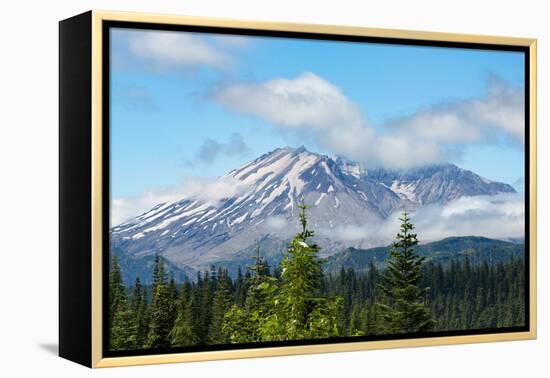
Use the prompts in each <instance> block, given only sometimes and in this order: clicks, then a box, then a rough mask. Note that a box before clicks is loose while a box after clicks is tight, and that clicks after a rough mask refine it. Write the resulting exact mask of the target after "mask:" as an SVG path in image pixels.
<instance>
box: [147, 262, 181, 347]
mask: <svg viewBox="0 0 550 378" xmlns="http://www.w3.org/2000/svg"><path fill="white" fill-rule="evenodd" d="M152 290H153V292H152V301H151V308H150V318H151V320H150V324H149V333H148V335H147V343H146V346H147V347H148V348H167V347H169V346H170V344H171V341H170V337H169V333H170V331H171V330H172V327H173V322H174V311H175V303H174V302H173V298H172V295H173V293H172V292H171V291H170V286H169V285H168V281H167V275H166V270H165V267H164V260H163V258H162V257H161V256H159V255H157V256H155V266H154V268H153V285H152Z"/></svg>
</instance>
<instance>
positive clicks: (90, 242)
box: [60, 10, 537, 368]
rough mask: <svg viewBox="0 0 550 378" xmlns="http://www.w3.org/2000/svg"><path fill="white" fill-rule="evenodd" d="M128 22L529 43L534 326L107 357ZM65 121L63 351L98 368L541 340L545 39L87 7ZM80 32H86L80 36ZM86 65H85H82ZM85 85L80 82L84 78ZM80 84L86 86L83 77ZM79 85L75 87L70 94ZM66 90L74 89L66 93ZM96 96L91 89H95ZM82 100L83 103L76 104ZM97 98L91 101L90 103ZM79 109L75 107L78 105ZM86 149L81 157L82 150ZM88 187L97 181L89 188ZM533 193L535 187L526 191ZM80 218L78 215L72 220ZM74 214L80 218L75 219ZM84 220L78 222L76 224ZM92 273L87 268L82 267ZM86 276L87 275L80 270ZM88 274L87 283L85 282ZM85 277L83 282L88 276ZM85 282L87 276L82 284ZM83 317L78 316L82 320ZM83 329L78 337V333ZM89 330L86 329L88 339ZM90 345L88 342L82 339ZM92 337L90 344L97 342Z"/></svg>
mask: <svg viewBox="0 0 550 378" xmlns="http://www.w3.org/2000/svg"><path fill="white" fill-rule="evenodd" d="M111 21H116V22H128V23H143V24H145V25H146V24H161V25H176V26H177V25H191V26H199V27H215V28H231V29H239V30H256V31H258V30H261V31H265V32H270V31H273V32H292V33H312V34H315V35H318V36H319V38H322V36H323V35H343V36H357V37H374V38H383V39H399V40H407V41H431V42H441V43H449V42H452V43H464V44H477V45H488V46H489V45H502V46H519V47H523V48H525V49H526V50H527V51H528V62H529V63H528V73H529V76H528V78H527V79H526V81H528V83H529V92H528V98H529V103H528V108H526V117H528V120H527V121H528V124H529V134H530V135H529V144H528V148H529V149H528V153H529V156H528V157H529V159H528V161H529V166H528V168H529V183H528V188H529V193H528V198H529V201H528V206H529V219H528V221H529V235H528V239H529V244H528V246H529V248H528V251H527V254H528V263H529V264H528V266H527V268H526V269H528V271H529V283H528V285H529V286H528V288H529V291H528V297H529V309H528V310H529V322H528V324H529V327H528V330H527V331H522V332H512V333H492V334H476V335H456V336H444V337H425V338H404V339H397V340H378V341H359V342H342V343H331V344H313V345H296V346H277V347H259V348H253V349H232V350H215V351H201V352H185V353H169V354H155V355H138V356H123V357H104V355H103V339H104V333H103V319H102V318H103V315H102V314H103V296H104V293H105V288H104V287H103V282H104V280H103V272H104V270H103V268H104V263H105V262H104V260H103V254H104V249H103V247H104V240H105V235H104V222H105V219H106V218H105V214H104V206H103V205H104V200H105V195H106V194H105V188H104V183H103V174H104V172H105V170H104V168H105V164H106V162H105V161H103V157H104V154H103V153H104V149H105V148H107V146H105V145H104V141H105V139H104V135H103V127H102V123H103V121H104V119H105V118H104V117H105V115H104V109H103V107H104V106H105V98H104V96H103V94H104V90H103V89H104V88H103V86H104V85H105V82H104V74H105V73H104V72H103V69H104V65H103V54H104V43H103V40H104V38H105V35H104V31H105V28H104V25H105V23H106V22H111ZM60 28H61V29H60V30H61V33H60V76H61V78H60V88H61V92H62V93H61V95H60V128H61V143H60V145H61V147H60V148H61V157H60V160H61V161H60V165H61V174H60V176H61V178H60V180H61V187H62V194H60V199H61V197H63V198H64V199H63V200H61V203H60V207H61V210H60V211H61V214H60V218H62V219H61V221H60V222H61V229H60V355H61V356H62V357H65V358H68V359H71V360H73V361H76V362H79V363H81V364H84V365H87V366H89V367H94V368H99V367H115V366H130V365H144V364H160V363H174V362H190V361H208V360H220V359H238V358H251V357H268V356H284V355H299V354H311V353H328V352H348V351H361V350H372V349H388V348H403V347H424V346H436V345H448V344H467V343H483V342H496V341H513V340H528V339H535V338H536V336H537V325H536V322H537V298H536V292H537V291H536V285H537V279H536V274H537V264H536V241H537V238H536V236H537V233H536V222H537V219H536V209H537V166H536V160H537V153H536V142H537V135H536V122H537V119H536V116H537V111H536V108H537V105H536V98H537V90H536V83H537V80H536V77H537V74H536V69H537V66H536V60H537V58H536V54H537V42H536V39H528V38H514V37H501V36H482V35H469V34H451V33H436V32H423V31H409V30H393V29H377V28H367V27H352V26H334V25H316V24H294V23H279V22H259V21H245V20H230V19H217V18H208V17H204V18H203V17H188V16H174V15H161V14H145V13H127V12H110V11H100V10H93V11H90V12H87V13H85V14H83V15H80V16H76V17H74V18H72V19H69V20H66V21H62V22H61V24H60ZM79 33H81V34H82V38H81V39H79V35H80V34H79ZM81 49H85V50H87V51H88V53H87V54H84V56H82V57H81V58H79V59H82V60H76V61H74V64H79V63H85V67H81V69H82V70H83V71H79V72H74V73H73V74H72V76H71V74H69V73H68V71H69V70H70V69H72V68H69V66H68V65H69V64H70V63H69V61H68V60H71V59H75V58H74V54H76V53H77V52H78V51H81ZM75 69H76V68H75ZM86 70H89V77H84V78H83V77H82V76H83V75H84V76H85V74H86ZM75 83H77V84H75ZM78 83H80V84H78ZM74 85H80V86H79V87H78V88H79V89H77V90H76V92H78V93H80V91H81V93H83V95H82V96H80V97H79V96H78V95H77V94H76V93H75V90H74V88H75V87H74ZM69 91H71V94H70V95H69V93H68V92H69ZM63 92H65V94H63ZM87 94H89V96H88V95H87ZM76 101H79V104H75V102H76ZM87 101H89V102H87ZM75 107H77V108H78V109H82V111H81V112H76V113H75V112H74V109H75ZM71 109H73V112H71ZM82 121H86V122H89V127H87V126H82V125H80V124H75V122H80V123H81V122H82ZM77 127H80V128H82V130H83V131H81V132H80V134H78V136H77V137H78V138H82V139H81V140H82V141H83V143H85V144H86V145H87V146H89V147H88V149H84V150H83V151H82V152H81V153H89V156H88V157H89V160H87V161H89V163H90V166H89V167H84V168H83V167H82V166H80V165H79V166H78V167H76V166H71V165H70V164H73V165H74V162H73V163H71V162H68V161H67V160H70V157H69V156H70V155H68V154H70V153H76V154H78V153H79V152H78V151H76V150H74V149H71V147H67V146H68V145H69V144H71V143H73V144H74V135H73V134H70V133H79V131H77V130H74V128H77ZM70 128H72V130H69V129H70ZM76 156H79V155H76ZM82 169H84V170H85V171H84V172H81V174H82V175H84V176H86V177H87V179H86V180H84V181H82V184H81V185H82V187H81V189H82V190H81V191H79V192H78V191H77V189H78V188H75V189H74V192H71V189H66V190H65V189H63V187H64V185H66V182H65V181H64V180H65V179H68V178H69V177H74V175H76V174H77V173H75V172H76V171H77V170H80V171H82ZM86 188H88V189H86ZM526 195H527V194H526ZM75 201H76V202H78V201H80V202H83V203H84V204H83V205H82V206H84V207H83V208H84V209H86V211H87V212H86V213H85V214H83V215H82V214H81V216H84V217H87V219H86V220H83V221H82V222H80V223H79V222H74V221H72V220H74V219H76V218H74V217H77V215H75V214H74V213H71V210H70V209H68V207H70V206H72V204H74V203H75ZM71 216H72V217H73V218H71ZM71 219H72V220H71ZM77 227H78V230H76V228H77ZM69 232H73V233H74V232H76V233H77V235H84V234H85V235H87V236H86V237H85V238H80V239H79V240H67V241H65V240H66V238H67V234H68V233H69ZM81 251H84V252H83V254H82V256H84V257H82V256H81V257H74V256H69V255H71V254H72V255H74V254H75V253H76V254H80V252H81ZM82 272H85V273H82ZM75 275H79V276H80V277H75ZM79 280H82V281H79ZM88 281H89V285H86V286H82V285H85V283H82V282H88ZM79 282H80V283H79ZM77 289H78V290H82V289H84V291H86V292H87V290H89V295H87V294H84V295H83V298H81V299H80V300H82V301H83V302H82V303H84V305H83V306H84V307H81V308H80V311H83V312H86V313H89V316H86V317H85V318H84V319H82V313H78V312H77V310H75V309H71V306H74V305H75V304H76V303H80V302H78V301H77V302H75V299H74V297H75V296H76V290H77ZM77 318H78V319H80V320H74V319H77ZM77 333H78V334H79V335H76V334H77ZM82 334H85V335H86V336H85V337H82ZM76 339H79V340H84V341H81V343H83V344H86V346H84V347H83V346H82V345H80V346H79V344H78V341H77V340H76ZM88 343H89V345H87V344H88ZM75 348H80V351H78V352H77V351H74V349H75Z"/></svg>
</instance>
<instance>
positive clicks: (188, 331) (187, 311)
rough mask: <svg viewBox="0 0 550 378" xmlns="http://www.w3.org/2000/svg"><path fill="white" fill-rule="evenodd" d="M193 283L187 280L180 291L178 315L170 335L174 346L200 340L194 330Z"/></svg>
mask: <svg viewBox="0 0 550 378" xmlns="http://www.w3.org/2000/svg"><path fill="white" fill-rule="evenodd" d="M191 290H192V289H191V285H190V284H189V282H186V283H185V284H184V285H183V286H182V288H181V292H180V297H179V300H178V304H177V306H178V311H177V317H176V320H175V321H174V326H173V327H172V330H171V331H170V334H169V337H170V342H171V345H172V346H175V347H183V346H188V345H194V344H196V343H197V342H198V340H197V338H196V337H195V334H194V332H193V307H192V303H191Z"/></svg>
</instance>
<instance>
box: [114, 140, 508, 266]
mask: <svg viewBox="0 0 550 378" xmlns="http://www.w3.org/2000/svg"><path fill="white" fill-rule="evenodd" d="M220 180H232V181H231V182H234V183H236V184H238V185H239V187H242V190H240V191H239V194H238V195H234V196H231V197H228V198H224V199H222V200H221V201H217V202H215V203H213V202H207V201H204V200H202V201H201V200H199V199H197V198H183V199H181V200H180V201H176V202H171V203H162V204H158V205H157V206H155V207H154V208H152V209H151V210H149V211H147V212H146V213H144V214H141V215H140V216H138V217H136V218H135V219H134V220H132V221H130V222H126V223H124V224H121V225H118V226H115V227H113V228H112V229H111V230H110V238H111V247H112V248H117V249H119V250H122V251H124V252H125V253H127V254H129V255H131V256H135V257H139V256H147V255H152V254H155V253H161V254H162V255H164V256H165V257H166V258H167V259H168V260H170V261H171V262H172V263H174V264H175V265H177V266H180V267H182V268H185V267H191V268H194V269H197V268H198V269H202V268H204V267H208V266H209V265H211V264H215V263H217V262H219V261H232V260H236V259H241V258H243V256H244V255H247V254H248V253H247V251H250V248H251V246H252V245H253V244H254V243H256V242H259V243H261V245H262V249H263V252H264V253H265V254H266V255H267V256H268V257H270V256H275V255H278V254H280V252H282V251H283V250H284V247H285V243H286V241H287V240H288V239H289V238H291V237H292V235H293V234H294V233H296V232H297V231H298V226H299V225H298V217H297V214H298V208H297V205H298V204H299V202H300V199H301V198H302V197H303V198H304V199H305V202H306V204H308V205H309V206H311V208H310V210H309V211H308V216H309V221H310V224H311V226H312V228H313V229H331V228H333V227H335V226H336V225H339V226H345V225H358V224H365V223H367V222H372V221H374V222H376V221H378V220H383V219H385V218H386V217H388V216H389V215H390V214H392V213H394V212H395V211H398V210H402V209H414V208H416V207H418V206H423V205H427V204H432V203H446V202H448V201H452V200H454V199H456V198H459V197H461V196H472V195H482V194H497V193H506V192H514V189H513V188H512V187H511V186H509V185H507V184H503V183H497V182H492V181H489V180H486V179H484V178H482V177H480V176H478V175H476V174H475V173H473V172H470V171H467V170H463V169H461V168H459V167H457V166H455V165H452V164H443V165H431V166H426V167H423V168H417V169H413V170H401V171H386V170H373V171H366V170H365V169H363V168H362V167H361V166H360V165H359V164H358V163H355V162H352V161H349V160H346V159H344V158H341V157H338V158H331V157H327V156H324V155H319V154H315V153H312V152H309V151H307V150H306V149H305V148H304V147H300V148H296V149H294V148H289V147H286V148H279V149H276V150H274V151H272V152H269V153H267V154H265V155H263V156H261V157H259V158H258V159H256V160H254V161H252V162H250V163H248V164H245V165H243V166H241V167H239V168H237V169H235V170H232V171H230V172H228V173H227V174H226V175H224V176H223V177H222V178H220ZM320 239H321V240H319V242H322V243H323V247H324V249H323V251H324V253H325V254H326V255H330V254H333V253H335V252H337V251H340V250H342V249H343V248H345V247H348V246H346V245H341V244H340V243H338V242H335V241H333V240H329V239H327V238H325V239H324V240H323V238H322V237H320ZM264 246H265V248H264Z"/></svg>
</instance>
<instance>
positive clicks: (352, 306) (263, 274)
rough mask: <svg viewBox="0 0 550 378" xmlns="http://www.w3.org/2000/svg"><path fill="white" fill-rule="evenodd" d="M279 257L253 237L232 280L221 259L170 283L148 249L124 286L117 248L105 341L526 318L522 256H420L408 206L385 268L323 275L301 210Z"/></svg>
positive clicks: (498, 323) (309, 335) (437, 326)
mask: <svg viewBox="0 0 550 378" xmlns="http://www.w3.org/2000/svg"><path fill="white" fill-rule="evenodd" d="M299 208H300V211H301V212H300V225H301V229H300V231H299V232H298V233H297V234H296V236H295V237H294V239H293V240H292V241H291V242H290V243H289V246H288V249H287V252H286V253H285V256H284V258H283V260H282V262H281V263H280V264H279V265H277V266H275V267H270V266H268V264H267V263H266V260H265V259H264V258H263V257H262V255H261V251H260V248H259V246H258V247H257V248H256V254H255V256H253V257H252V258H251V262H252V263H251V265H250V266H248V267H246V268H245V269H241V268H239V270H238V273H237V277H236V278H234V279H232V278H231V277H230V276H229V274H228V271H227V270H226V269H224V268H223V267H212V268H211V269H210V270H209V271H204V272H199V273H198V274H197V277H196V279H195V280H193V281H189V280H187V281H185V282H184V283H182V284H176V282H175V280H174V278H173V277H171V276H169V275H168V273H167V272H166V269H165V263H164V260H163V258H162V257H161V256H156V257H155V261H154V267H153V271H152V284H151V285H142V284H141V281H140V278H139V277H138V278H136V280H135V284H134V286H133V287H132V288H126V287H125V286H124V285H123V279H122V274H123V272H121V269H120V265H119V263H118V260H117V258H116V256H114V255H113V257H112V260H111V264H110V265H111V268H110V276H109V319H108V322H109V346H110V349H111V350H132V349H148V348H169V347H182V346H190V345H212V344H227V343H248V342H263V341H281V340H299V339H317V338H327V337H338V336H360V335H366V336H370V335H382V334H402V333H411V332H429V331H432V330H437V331H444V330H465V329H477V328H496V327H511V326H520V325H523V324H524V322H525V317H524V313H525V303H524V263H523V260H520V259H512V260H510V261H509V262H506V263H498V264H495V265H489V264H488V263H487V262H484V263H482V264H481V265H475V266H474V265H471V264H470V262H469V260H467V259H465V260H463V261H461V262H452V263H451V264H449V265H448V266H443V265H441V264H439V263H438V264H434V263H432V262H425V261H424V258H423V257H419V256H417V255H416V254H415V253H414V246H415V245H416V244H417V243H418V240H417V236H416V234H414V233H413V230H414V225H413V224H412V223H411V222H410V219H409V216H408V214H406V213H404V214H403V216H402V217H401V218H400V220H401V226H400V230H399V232H398V234H397V236H396V239H395V242H394V243H393V245H392V248H391V252H390V257H389V260H388V264H387V267H386V268H385V269H383V270H380V269H378V268H377V267H376V266H375V265H374V263H370V264H369V267H368V271H367V273H366V274H357V273H356V272H355V271H354V270H353V269H351V268H350V269H344V268H342V269H341V271H340V272H339V274H336V275H332V274H325V273H324V272H323V270H322V263H323V260H322V259H321V258H319V257H318V252H319V250H320V247H319V246H318V245H316V244H315V243H313V242H311V241H310V239H311V238H312V237H313V236H314V232H313V231H312V230H309V229H308V228H307V217H306V209H307V206H306V205H305V204H304V203H303V202H302V204H301V205H299Z"/></svg>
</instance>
